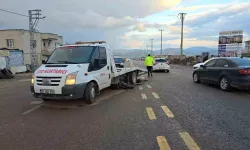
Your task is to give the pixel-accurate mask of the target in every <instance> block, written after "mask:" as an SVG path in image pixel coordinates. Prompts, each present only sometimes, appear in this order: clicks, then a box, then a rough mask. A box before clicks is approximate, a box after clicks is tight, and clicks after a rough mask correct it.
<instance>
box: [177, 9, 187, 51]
mask: <svg viewBox="0 0 250 150" xmlns="http://www.w3.org/2000/svg"><path fill="white" fill-rule="evenodd" d="M186 14H187V13H179V14H178V16H179V17H180V19H181V45H180V47H181V55H183V24H184V19H185V16H186Z"/></svg>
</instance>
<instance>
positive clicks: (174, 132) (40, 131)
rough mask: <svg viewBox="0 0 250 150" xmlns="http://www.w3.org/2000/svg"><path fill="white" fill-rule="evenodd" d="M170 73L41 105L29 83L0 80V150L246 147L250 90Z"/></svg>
mask: <svg viewBox="0 0 250 150" xmlns="http://www.w3.org/2000/svg"><path fill="white" fill-rule="evenodd" d="M135 64H136V65H137V66H142V64H143V63H142V62H138V61H137V62H135ZM171 68H172V69H171V71H170V73H160V72H159V73H154V76H153V78H150V79H149V80H148V82H144V83H142V85H138V86H137V87H136V88H135V89H133V90H110V89H107V90H105V91H103V92H102V94H101V95H100V96H99V97H98V100H97V102H96V103H94V104H92V105H86V104H85V103H84V102H82V101H53V102H46V103H44V102H43V101H41V100H39V99H35V98H33V97H32V95H31V93H30V91H29V81H28V80H26V79H20V80H11V81H9V82H2V81H0V84H1V87H0V149H3V150H8V149H25V150H28V149H46V150H47V149H48V150H49V149H60V150H61V149H84V150H85V149H86V150H95V149H96V150H100V149H107V150H110V149H124V150H130V149H135V150H137V149H142V150H157V149H162V150H164V149H173V150H188V149H191V150H196V149H197V150H198V149H207V150H222V149H223V150H231V149H232V150H248V149H249V147H250V109H249V108H250V94H249V92H244V91H237V90H234V91H232V92H230V93H229V92H223V91H220V90H219V89H218V88H217V87H214V86H210V85H203V84H195V83H193V82H192V78H191V74H192V70H191V68H188V67H183V66H176V65H172V66H171Z"/></svg>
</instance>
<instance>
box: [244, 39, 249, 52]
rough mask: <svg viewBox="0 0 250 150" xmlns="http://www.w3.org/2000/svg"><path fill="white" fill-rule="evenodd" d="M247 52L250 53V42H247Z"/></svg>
mask: <svg viewBox="0 0 250 150" xmlns="http://www.w3.org/2000/svg"><path fill="white" fill-rule="evenodd" d="M245 52H247V53H250V40H249V41H245Z"/></svg>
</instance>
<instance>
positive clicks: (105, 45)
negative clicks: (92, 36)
mask: <svg viewBox="0 0 250 150" xmlns="http://www.w3.org/2000/svg"><path fill="white" fill-rule="evenodd" d="M67 46H103V47H108V45H107V44H72V45H62V46H59V47H67Z"/></svg>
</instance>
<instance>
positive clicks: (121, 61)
mask: <svg viewBox="0 0 250 150" xmlns="http://www.w3.org/2000/svg"><path fill="white" fill-rule="evenodd" d="M114 60H115V63H124V62H125V60H124V58H114Z"/></svg>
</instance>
